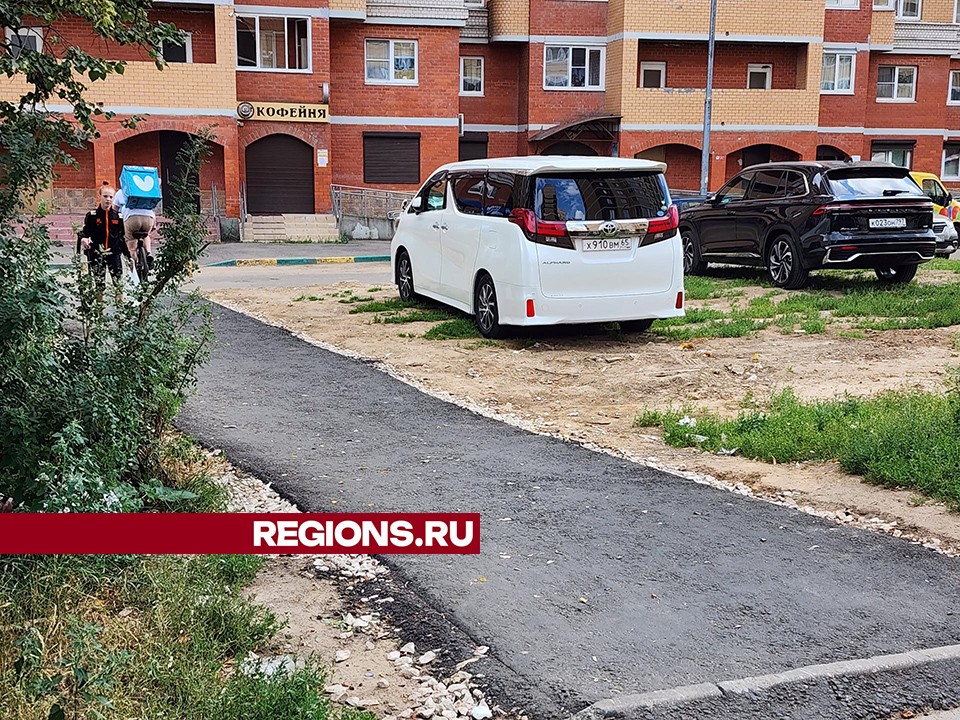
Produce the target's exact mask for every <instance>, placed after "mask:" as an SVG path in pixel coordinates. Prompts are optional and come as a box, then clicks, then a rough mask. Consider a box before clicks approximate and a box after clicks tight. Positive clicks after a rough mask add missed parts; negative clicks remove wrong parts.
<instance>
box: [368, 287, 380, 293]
mask: <svg viewBox="0 0 960 720" xmlns="http://www.w3.org/2000/svg"><path fill="white" fill-rule="evenodd" d="M382 289H383V288H381V287H372V288H369V289H368V290H367V292H368V293H375V292H380V291H381V290H382Z"/></svg>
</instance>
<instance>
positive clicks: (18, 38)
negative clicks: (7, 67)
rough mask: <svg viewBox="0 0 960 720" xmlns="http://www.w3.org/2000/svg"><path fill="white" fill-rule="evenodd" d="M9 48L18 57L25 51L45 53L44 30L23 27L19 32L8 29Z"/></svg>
mask: <svg viewBox="0 0 960 720" xmlns="http://www.w3.org/2000/svg"><path fill="white" fill-rule="evenodd" d="M6 35H7V48H8V49H9V51H10V54H11V55H13V56H14V57H17V56H18V55H19V54H20V53H21V52H22V51H23V50H33V51H34V52H43V28H32V27H22V28H20V29H18V30H14V29H12V28H7V33H6Z"/></svg>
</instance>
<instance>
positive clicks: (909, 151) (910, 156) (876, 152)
mask: <svg viewBox="0 0 960 720" xmlns="http://www.w3.org/2000/svg"><path fill="white" fill-rule="evenodd" d="M913 150H914V149H913V148H907V147H905V148H903V150H900V148H896V149H894V148H890V149H883V148H881V149H879V150H874V149H873V148H871V149H870V160H871V161H872V162H887V163H890V164H891V165H894V164H895V163H894V162H893V160H891V159H889V157H884V159H882V160H878V159H877V158H876V157H874V156H875V155H881V154H882V155H885V156H889V155H891V154H892V153H895V152H898V151H899V152H906V153H907V164H906V165H897V167H902V168H906V169H907V170H912V169H913Z"/></svg>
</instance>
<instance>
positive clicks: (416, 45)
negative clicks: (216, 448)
mask: <svg viewBox="0 0 960 720" xmlns="http://www.w3.org/2000/svg"><path fill="white" fill-rule="evenodd" d="M370 42H385V43H389V44H390V50H389V52H388V53H387V67H388V68H389V69H390V75H391V77H389V78H387V79H386V80H378V79H376V78H370V77H367V44H368V43H370ZM396 43H413V79H412V80H398V79H396V78H395V77H393V72H394V67H393V61H394V50H393V48H394V45H395V44H396ZM378 59H379V58H378ZM363 82H364V84H366V85H406V86H412V85H419V84H420V41H419V40H414V39H413V38H385V37H368V38H364V39H363Z"/></svg>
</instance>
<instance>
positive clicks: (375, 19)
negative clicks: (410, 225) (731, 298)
mask: <svg viewBox="0 0 960 720" xmlns="http://www.w3.org/2000/svg"><path fill="white" fill-rule="evenodd" d="M155 8H156V9H155V10H154V14H155V17H156V18H157V19H158V20H161V19H162V20H166V21H172V22H174V23H176V24H177V25H178V26H179V27H180V28H181V29H183V30H185V31H186V32H187V34H188V35H187V42H186V44H185V45H184V46H180V47H168V48H165V52H164V54H165V57H166V59H167V60H168V61H169V66H168V67H167V69H165V70H164V71H163V72H158V71H157V70H156V68H155V66H154V64H153V63H152V62H151V61H150V60H149V58H147V57H146V55H145V53H143V52H142V51H140V50H138V49H135V48H129V47H128V48H121V47H111V46H109V45H107V44H104V43H103V42H101V41H98V40H97V39H96V38H95V36H94V35H93V33H92V32H91V31H90V29H89V28H85V27H83V26H82V25H81V24H79V23H72V22H64V23H61V24H60V25H58V26H57V27H55V28H53V29H51V30H48V31H46V35H44V32H43V31H40V30H29V29H28V30H24V31H23V32H22V33H21V42H22V43H23V44H29V45H31V46H38V45H40V44H43V45H44V46H45V47H48V48H53V49H52V50H51V51H54V52H56V51H57V50H56V49H55V48H56V45H55V44H53V43H51V42H50V41H51V40H52V38H51V36H50V35H51V34H57V35H59V36H60V37H62V39H63V41H64V42H65V43H67V44H77V45H80V46H83V47H85V48H86V49H88V50H94V51H96V52H97V53H98V54H100V55H102V56H104V57H109V58H115V59H124V60H127V61H128V62H129V65H128V68H127V71H126V72H125V74H124V75H123V76H118V77H113V78H109V79H108V80H106V81H104V82H100V83H96V84H94V85H93V86H92V87H91V94H92V96H93V98H94V99H95V100H96V101H98V102H100V103H101V104H102V105H103V107H105V108H108V109H111V110H113V111H115V112H117V113H118V114H119V115H120V117H128V116H130V115H141V116H144V118H145V119H144V120H143V121H142V122H141V123H140V124H139V126H138V127H137V129H135V130H128V129H124V128H122V127H121V125H120V124H119V122H116V121H115V122H113V123H104V125H103V127H102V136H101V137H100V138H99V139H98V140H96V141H95V142H93V143H91V144H90V146H89V147H87V148H85V149H83V150H82V151H78V152H77V159H78V162H79V167H78V168H65V169H63V170H62V171H61V172H60V173H59V176H58V177H57V178H56V180H55V181H54V183H53V187H52V188H51V191H50V192H51V194H52V195H53V198H54V199H55V201H56V202H57V203H58V205H59V206H60V207H61V208H62V209H63V210H64V211H65V212H75V211H77V210H79V209H85V208H86V207H88V206H89V204H90V197H91V195H92V190H93V188H94V187H96V185H97V184H98V183H99V182H100V181H101V180H103V179H107V180H113V181H116V179H117V176H118V174H119V169H120V167H121V166H122V165H124V164H144V165H157V166H159V167H160V169H161V177H162V178H164V180H165V183H164V191H165V192H168V193H169V192H171V191H172V190H171V189H170V184H169V182H166V181H167V180H168V179H169V178H170V177H171V175H172V174H173V173H174V172H175V171H176V161H175V157H176V152H177V150H178V149H179V147H180V146H181V144H182V143H183V141H184V139H185V138H186V137H187V135H188V134H189V133H191V132H196V131H197V130H198V128H200V127H209V128H211V129H212V131H213V132H214V137H215V139H214V142H213V148H212V150H213V157H212V160H211V162H210V163H208V165H207V166H206V168H205V169H204V172H203V175H202V177H201V185H202V189H203V203H204V205H205V206H208V207H215V208H216V209H217V211H218V213H219V214H221V215H225V216H228V217H238V216H239V215H240V213H241V212H242V211H243V210H246V212H247V213H252V214H268V213H300V214H310V213H325V212H328V211H329V210H330V207H331V200H330V186H331V184H342V185H353V186H369V187H379V188H390V189H402V190H413V189H414V188H415V187H416V186H417V185H418V184H419V183H420V182H421V181H422V180H423V179H424V178H425V177H426V176H427V175H428V174H429V173H430V172H431V171H432V170H433V169H434V168H435V167H436V166H437V165H440V164H442V163H445V162H449V161H451V160H456V159H457V158H475V157H484V156H490V157H493V156H501V155H510V154H521V155H522V154H530V153H562V154H601V155H619V156H623V157H648V158H655V159H661V160H664V161H666V162H667V163H668V165H669V170H668V179H669V180H670V182H671V185H672V186H673V187H676V188H696V187H698V186H699V176H700V156H701V132H702V119H703V103H704V93H705V90H704V88H705V75H706V63H707V42H706V41H707V27H708V8H709V3H708V2H707V0H690V1H689V2H684V3H682V4H664V3H655V2H648V1H647V0H258V4H256V5H243V4H239V3H237V2H236V0H209V1H204V0H193V1H192V2H190V3H185V2H175V1H172V0H168V1H167V2H157V3H156V5H155ZM956 11H957V8H956V7H955V0H779V1H778V2H773V0H759V1H758V2H756V3H751V4H749V5H748V4H746V3H742V2H739V1H738V0H718V19H717V48H716V64H715V79H714V87H715V91H714V114H713V139H712V145H711V150H712V152H711V158H710V185H711V187H713V188H716V187H718V186H719V185H720V184H721V183H722V182H723V181H724V180H725V179H727V178H728V177H730V176H731V175H732V174H733V173H735V172H736V171H738V170H739V169H740V168H742V167H744V166H746V165H750V164H753V163H756V162H763V161H766V160H779V159H800V158H803V159H814V158H846V157H854V158H857V157H859V158H864V159H868V158H875V159H886V160H889V161H892V162H897V163H901V164H905V165H908V166H910V167H912V168H913V169H916V170H925V171H930V172H935V173H938V174H940V175H941V176H942V177H943V178H944V180H945V181H946V182H947V183H948V184H953V185H960V25H958V24H957V22H956V21H957V19H958V18H957V16H956ZM61 47H62V45H61ZM17 90H18V88H16V87H14V86H13V85H8V86H7V91H5V99H6V97H15V96H16V93H17ZM62 109H63V110H64V111H65V112H68V111H69V108H66V107H65V108H62Z"/></svg>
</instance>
